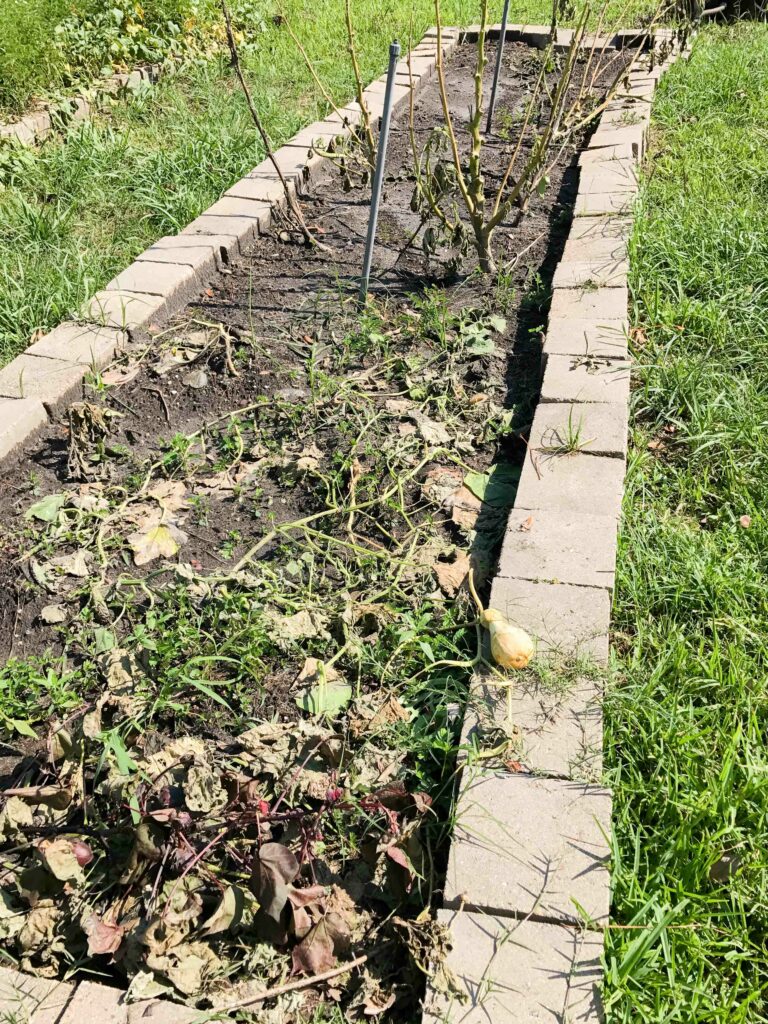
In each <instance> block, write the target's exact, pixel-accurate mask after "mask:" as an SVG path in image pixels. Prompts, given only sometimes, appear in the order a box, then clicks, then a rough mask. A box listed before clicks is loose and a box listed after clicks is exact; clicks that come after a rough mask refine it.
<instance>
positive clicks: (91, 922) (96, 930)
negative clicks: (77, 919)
mask: <svg viewBox="0 0 768 1024" xmlns="http://www.w3.org/2000/svg"><path fill="white" fill-rule="evenodd" d="M83 931H84V932H85V934H86V935H87V936H88V952H89V953H90V954H91V956H101V955H104V954H105V953H116V952H117V951H118V949H119V948H120V946H121V944H122V941H123V936H124V935H125V928H123V927H122V925H119V924H115V923H114V922H111V921H105V920H104V919H103V918H101V917H99V915H98V914H90V915H89V916H88V917H87V918H86V919H85V921H83Z"/></svg>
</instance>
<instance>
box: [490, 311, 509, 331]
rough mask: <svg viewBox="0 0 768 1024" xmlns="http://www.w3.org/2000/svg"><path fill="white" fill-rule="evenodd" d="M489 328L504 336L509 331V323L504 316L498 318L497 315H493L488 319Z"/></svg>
mask: <svg viewBox="0 0 768 1024" xmlns="http://www.w3.org/2000/svg"><path fill="white" fill-rule="evenodd" d="M488 326H489V327H490V328H491V330H492V331H496V332H497V334H503V332H504V331H506V329H507V321H506V320H505V319H504V317H503V316H498V315H497V314H496V313H493V314H492V315H491V316H489V317H488Z"/></svg>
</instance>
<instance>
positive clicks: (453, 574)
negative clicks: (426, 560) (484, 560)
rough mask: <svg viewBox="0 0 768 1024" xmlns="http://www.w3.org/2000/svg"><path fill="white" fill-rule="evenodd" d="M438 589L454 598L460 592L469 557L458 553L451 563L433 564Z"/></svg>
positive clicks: (467, 570)
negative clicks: (438, 585)
mask: <svg viewBox="0 0 768 1024" xmlns="http://www.w3.org/2000/svg"><path fill="white" fill-rule="evenodd" d="M433 568H434V570H435V576H437V582H438V583H439V584H440V589H441V590H442V591H443V592H444V593H446V594H447V595H448V597H455V596H456V594H457V593H458V591H459V590H460V588H461V586H462V584H463V583H464V580H465V579H466V578H467V574H468V573H469V569H470V560H469V556H468V555H467V554H466V553H465V552H463V551H458V552H457V553H456V557H455V559H454V560H453V561H452V562H439V561H438V562H435V564H434V566H433Z"/></svg>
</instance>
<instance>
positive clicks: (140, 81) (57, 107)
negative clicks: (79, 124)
mask: <svg viewBox="0 0 768 1024" xmlns="http://www.w3.org/2000/svg"><path fill="white" fill-rule="evenodd" d="M161 74H162V65H161V64H151V65H148V66H147V67H142V68H136V69H135V70H134V71H117V72H115V74H113V75H109V76H108V77H107V78H101V79H98V80H97V81H96V82H94V83H93V85H91V86H90V87H89V88H88V89H87V90H86V91H85V93H84V94H83V95H82V96H71V97H70V98H69V99H66V100H63V101H62V102H61V103H48V104H45V105H43V106H42V107H41V108H40V109H39V110H33V111H30V113H28V114H25V115H24V116H23V117H20V118H19V119H18V121H5V122H0V143H2V141H3V140H6V141H8V142H15V143H18V144H19V145H22V146H35V145H37V144H38V143H40V142H44V141H45V139H47V138H48V136H49V135H50V134H51V133H52V132H53V131H55V130H56V129H57V128H59V127H61V126H62V125H66V124H68V123H69V122H71V121H85V120H87V118H89V117H90V116H91V114H92V113H93V111H94V109H95V108H96V107H97V106H98V102H99V97H100V96H101V97H103V96H115V95H118V94H123V93H134V92H136V91H137V90H138V89H140V88H141V86H142V85H152V84H154V83H155V82H156V81H157V80H158V78H159V77H160V75H161Z"/></svg>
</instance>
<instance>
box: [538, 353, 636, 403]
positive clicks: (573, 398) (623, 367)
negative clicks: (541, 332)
mask: <svg viewBox="0 0 768 1024" xmlns="http://www.w3.org/2000/svg"><path fill="white" fill-rule="evenodd" d="M546 360H547V363H546V369H545V370H544V380H543V382H542V385H541V397H540V399H539V400H540V401H541V402H615V403H616V404H618V405H622V406H624V407H626V405H627V403H628V402H629V363H628V362H627V361H626V360H621V359H604V358H598V357H596V356H556V355H549V354H547V356H546Z"/></svg>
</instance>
